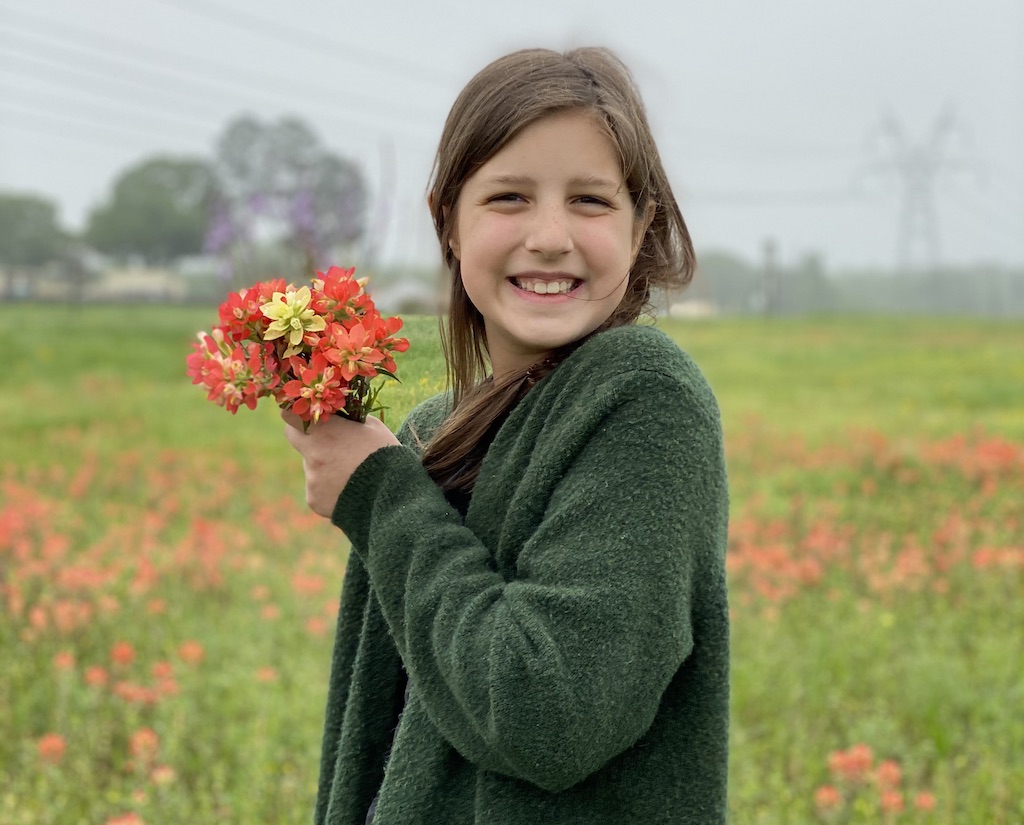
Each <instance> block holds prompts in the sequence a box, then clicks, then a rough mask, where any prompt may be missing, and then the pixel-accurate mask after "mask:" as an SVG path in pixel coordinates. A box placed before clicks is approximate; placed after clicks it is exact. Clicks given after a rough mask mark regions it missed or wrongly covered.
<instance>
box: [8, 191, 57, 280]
mask: <svg viewBox="0 0 1024 825" xmlns="http://www.w3.org/2000/svg"><path fill="white" fill-rule="evenodd" d="M65 243H66V237H65V234H64V232H63V231H62V230H61V228H60V226H59V225H58V224H57V207H56V205H55V204H54V203H53V202H52V201H50V200H48V199H47V198H44V197H41V196H39V195H29V194H19V193H15V192H0V268H2V269H3V271H4V275H5V277H4V289H3V294H4V296H5V297H10V296H11V293H12V292H13V284H14V276H15V273H16V272H17V271H18V270H21V269H27V268H30V267H37V266H42V265H43V264H46V263H50V262H51V261H56V260H58V259H60V258H61V257H62V255H63V254H64V250H65Z"/></svg>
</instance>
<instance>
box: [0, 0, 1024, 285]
mask: <svg viewBox="0 0 1024 825" xmlns="http://www.w3.org/2000/svg"><path fill="white" fill-rule="evenodd" d="M591 44H592V45H606V46H610V47H611V48H613V49H615V50H616V51H617V52H618V53H619V55H620V56H621V57H623V59H624V60H625V61H626V62H627V63H628V64H629V65H630V66H631V68H632V69H633V71H634V74H635V75H636V77H637V80H638V83H639V85H640V88H641V91H642V92H643V94H644V97H645V101H646V103H647V107H648V111H649V114H650V117H651V121H652V124H653V126H654V129H655V134H656V137H657V138H658V140H659V145H660V148H661V150H662V154H663V156H664V158H665V161H666V164H667V166H668V168H669V172H670V175H671V177H672V180H673V186H674V188H675V191H676V195H677V197H678V198H679V200H680V203H681V205H682V207H683V212H684V214H685V215H686V217H687V221H688V223H689V225H690V230H691V233H692V234H693V236H694V239H695V242H696V244H697V247H698V250H709V249H728V250H732V251H734V252H736V253H738V254H741V255H743V256H744V257H746V258H748V259H757V258H759V257H760V255H761V249H762V247H763V244H764V241H765V239H766V238H769V237H771V238H774V239H775V241H776V243H777V245H778V248H779V254H780V257H781V259H782V261H783V262H795V261H798V260H799V259H801V258H802V257H803V256H804V255H806V254H808V253H819V254H822V255H823V256H824V259H825V262H826V264H827V265H828V266H830V267H835V266H889V265H892V264H893V262H894V260H895V256H896V249H897V242H898V238H899V235H900V229H899V227H900V222H899V221H900V210H901V207H902V205H903V203H904V199H903V189H902V187H901V177H900V175H899V174H898V173H897V172H895V171H894V169H895V168H896V167H894V166H892V165H888V164H887V163H886V162H887V161H891V160H892V159H893V157H894V153H893V145H894V144H892V143H886V142H885V141H884V140H883V139H881V137H880V134H881V133H880V132H879V131H878V126H879V123H880V122H881V119H882V115H883V113H884V112H891V113H892V115H893V117H894V118H895V120H896V122H897V123H898V124H899V125H900V128H901V129H902V130H903V135H904V141H905V145H907V146H909V147H920V148H921V149H922V151H930V152H931V156H932V157H934V158H936V159H938V160H940V161H941V165H940V166H939V167H938V171H937V172H936V173H935V174H934V176H932V177H930V178H927V179H929V180H933V181H934V184H935V189H934V204H935V206H936V210H937V221H938V226H939V229H940V239H941V246H940V254H941V260H942V261H943V262H946V263H973V262H977V261H993V262H1000V263H1004V264H1017V265H1020V264H1022V263H1024V2H1022V0H717V2H709V0H705V2H702V3H697V2H696V1H695V0H629V1H628V2H625V1H623V2H600V0H563V1H562V2H559V0H516V2H514V3H512V2H502V3H488V2H485V0H476V2H462V3H460V2H454V0H434V2H425V1H424V0H398V2H386V0H379V1H378V2H374V0H370V2H362V3H358V4H357V3H351V2H349V3H346V2H339V0H335V1H334V2H327V0H291V2H289V3H282V2H273V0H88V2H86V1H85V0H0V188H2V189H7V190H18V191H32V192H36V193H39V194H43V195H47V196H49V197H51V198H53V199H54V200H56V201H57V202H58V204H59V205H60V209H61V217H62V220H63V221H64V223H65V224H66V225H68V226H69V227H71V228H79V227H81V225H82V224H83V222H84V219H85V215H86V214H87V212H88V210H89V208H90V207H91V206H93V205H95V204H96V203H97V202H99V201H100V200H102V199H103V198H105V197H106V195H107V193H108V191H109V188H110V185H111V183H112V182H113V179H114V178H115V176H116V175H117V174H118V173H119V172H121V171H123V170H124V169H125V168H126V167H127V166H128V165H130V164H132V163H134V162H136V161H138V160H140V159H142V158H144V157H146V156H149V155H153V154H157V153H168V154H202V155H206V156H209V155H210V154H211V153H212V150H213V145H214V141H215V139H216V137H217V136H218V135H219V134H220V132H221V131H222V130H223V128H224V126H225V124H226V123H227V122H228V121H229V120H230V119H231V118H232V117H233V116H235V115H237V114H239V113H241V112H243V111H246V112H251V113H253V114H256V115H258V116H260V117H261V118H276V117H279V116H281V115H285V114H295V115H298V116H300V117H301V118H303V119H304V120H306V121H307V122H308V123H309V124H310V125H311V126H313V128H314V129H315V130H316V131H317V132H318V133H319V134H320V136H321V138H322V139H323V141H324V142H325V143H326V144H327V145H329V146H330V147H331V148H332V149H333V150H334V151H336V152H337V153H339V154H341V155H345V156H348V157H351V158H353V159H355V160H356V161H357V162H359V163H360V164H361V165H362V166H363V167H364V170H365V172H366V175H367V178H368V179H369V181H370V182H371V186H372V188H373V194H374V205H373V209H372V212H371V223H372V227H373V231H374V233H375V237H376V238H377V239H378V243H379V246H380V248H381V249H382V257H383V262H385V263H388V262H426V263H434V262H435V261H436V259H437V252H436V241H435V240H434V238H433V235H432V230H431V228H430V224H429V221H428V219H427V213H426V208H425V206H424V190H425V186H426V182H427V177H428V175H429V172H430V165H431V161H432V158H433V153H434V150H435V148H436V140H437V137H438V135H439V133H440V129H441V125H442V123H443V121H444V118H445V116H446V114H447V110H448V107H449V106H450V105H451V102H452V100H453V99H454V97H455V95H456V94H457V93H458V91H459V89H460V88H461V87H462V85H463V84H464V83H465V82H466V81H467V80H468V79H469V77H470V76H471V75H472V74H474V73H475V72H476V71H477V70H478V69H480V68H481V67H482V66H483V65H484V64H485V63H487V62H488V61H490V60H491V59H493V58H495V57H497V56H499V55H500V54H503V53H504V52H506V51H510V50H512V49H515V48H520V47H524V46H547V47H551V48H557V49H564V48H569V47H572V46H576V45H591ZM947 107H948V110H949V111H952V112H953V113H954V121H953V123H954V124H955V127H956V128H954V129H952V130H950V131H947V132H945V133H943V137H942V139H941V140H940V141H939V147H938V149H937V150H935V151H932V150H927V148H926V147H927V145H928V144H927V143H926V141H928V140H929V139H930V137H931V136H932V133H933V130H934V127H935V124H936V122H937V119H938V116H939V114H940V112H942V111H943V110H944V109H947ZM872 134H874V135H875V138H876V139H875V140H874V141H873V142H872V140H870V139H869V138H870V135H872ZM871 146H873V147H874V148H873V149H872V148H870V147H871ZM871 169H874V170H875V171H874V172H870V171H869V170H871ZM885 169H889V171H888V172H885V171H884V170H885ZM924 202H925V203H928V199H927V198H926V199H925V201H924ZM911 237H912V238H917V239H920V238H921V236H920V235H919V234H914V235H912V236H911ZM922 249H923V248H922ZM346 263H347V262H346ZM351 263H352V264H354V265H357V266H358V265H360V262H358V261H353V262H351Z"/></svg>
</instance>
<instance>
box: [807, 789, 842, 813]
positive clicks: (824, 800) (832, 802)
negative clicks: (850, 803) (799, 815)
mask: <svg viewBox="0 0 1024 825" xmlns="http://www.w3.org/2000/svg"><path fill="white" fill-rule="evenodd" d="M842 804H843V795H842V794H841V793H839V789H838V788H837V787H835V786H834V785H822V786H821V787H820V788H818V790H816V791H815V792H814V805H815V807H816V808H817V809H818V810H819V811H823V812H828V811H832V810H834V809H835V808H838V807H839V806H840V805H842Z"/></svg>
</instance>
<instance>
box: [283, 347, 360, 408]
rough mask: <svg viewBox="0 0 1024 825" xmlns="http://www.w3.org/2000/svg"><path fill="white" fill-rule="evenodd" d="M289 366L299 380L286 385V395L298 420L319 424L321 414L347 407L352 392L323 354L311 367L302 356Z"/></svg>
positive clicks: (314, 354)
mask: <svg viewBox="0 0 1024 825" xmlns="http://www.w3.org/2000/svg"><path fill="white" fill-rule="evenodd" d="M290 363H291V368H292V372H293V373H295V375H296V376H297V378H296V379H295V380H293V381H289V382H288V383H287V384H285V385H284V395H285V397H286V398H288V399H290V400H291V410H292V412H294V413H295V414H296V415H297V416H298V417H299V418H301V419H302V420H303V421H319V420H320V416H321V415H330V414H331V413H333V412H335V411H336V410H340V409H343V408H344V406H345V396H347V395H348V393H349V389H348V388H347V387H345V386H343V385H342V381H341V377H342V376H341V375H340V374H339V371H338V370H336V369H335V368H334V367H333V366H331V365H330V364H329V363H328V362H327V359H326V358H325V357H324V355H323V353H320V352H315V353H313V357H312V358H310V360H309V364H308V365H307V364H305V363H304V362H303V361H302V359H301V358H300V357H299V356H293V357H292V358H291V359H290Z"/></svg>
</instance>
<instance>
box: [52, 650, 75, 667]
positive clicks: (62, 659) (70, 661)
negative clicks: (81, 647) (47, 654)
mask: <svg viewBox="0 0 1024 825" xmlns="http://www.w3.org/2000/svg"><path fill="white" fill-rule="evenodd" d="M53 666H54V667H55V668H56V669H57V670H65V671H67V670H71V669H72V668H73V667H74V666H75V654H74V653H72V652H71V651H70V650H62V651H61V652H60V653H57V654H56V655H55V656H54V657H53Z"/></svg>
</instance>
